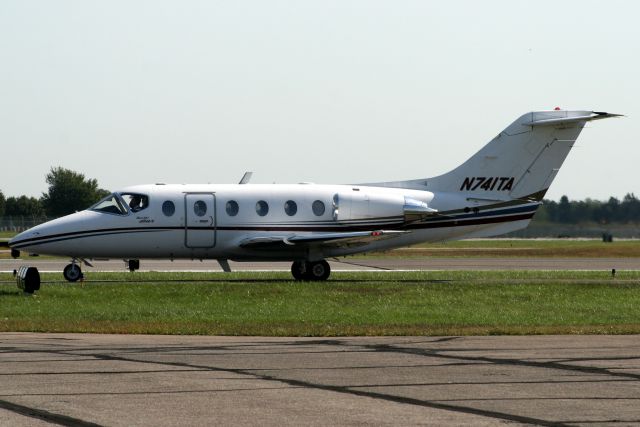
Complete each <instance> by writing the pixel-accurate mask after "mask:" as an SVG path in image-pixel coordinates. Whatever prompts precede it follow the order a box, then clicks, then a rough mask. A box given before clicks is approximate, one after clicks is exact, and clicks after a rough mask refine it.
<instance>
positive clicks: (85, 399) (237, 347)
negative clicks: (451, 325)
mask: <svg viewBox="0 0 640 427" xmlns="http://www.w3.org/2000/svg"><path fill="white" fill-rule="evenodd" d="M0 384H2V387H0V425H13V426H31V425H46V424H47V423H56V424H60V425H75V426H89V425H111V426H130V425H141V426H145V425H154V426H155V425H203V424H215V425H261V426H271V425H278V426H280V425H363V424H374V425H417V424H421V425H451V424H453V425H496V424H503V423H512V424H515V425H519V424H521V425H527V424H533V425H589V426H590V425H594V424H595V425H606V424H616V425H631V424H637V423H640V409H639V407H640V405H638V403H639V401H640V336H581V335H575V336H521V337H519V336H509V337H375V338H372V337H361V338H327V339H322V338H260V337H253V338H246V337H197V336H148V335H145V336H134V335H83V334H31V333H2V334H0Z"/></svg>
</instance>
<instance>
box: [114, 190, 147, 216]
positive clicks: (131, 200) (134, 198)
mask: <svg viewBox="0 0 640 427" xmlns="http://www.w3.org/2000/svg"><path fill="white" fill-rule="evenodd" d="M120 196H122V199H123V200H124V202H125V203H126V204H127V206H129V210H131V212H140V211H141V210H143V209H146V208H147V207H148V206H149V197H148V196H145V195H144V194H137V193H122V194H120Z"/></svg>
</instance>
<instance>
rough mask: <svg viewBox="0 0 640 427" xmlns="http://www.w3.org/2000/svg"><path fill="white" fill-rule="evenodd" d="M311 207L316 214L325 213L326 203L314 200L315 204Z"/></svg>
mask: <svg viewBox="0 0 640 427" xmlns="http://www.w3.org/2000/svg"><path fill="white" fill-rule="evenodd" d="M311 209H312V210H313V213H314V214H315V215H316V216H322V215H324V203H323V202H322V201H320V200H316V201H315V202H313V205H311Z"/></svg>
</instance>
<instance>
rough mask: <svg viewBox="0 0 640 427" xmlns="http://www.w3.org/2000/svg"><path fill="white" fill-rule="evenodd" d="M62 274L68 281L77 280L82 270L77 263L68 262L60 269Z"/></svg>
mask: <svg viewBox="0 0 640 427" xmlns="http://www.w3.org/2000/svg"><path fill="white" fill-rule="evenodd" d="M62 275H63V276H64V278H65V279H67V280H68V281H69V282H77V281H78V280H79V279H80V278H81V277H82V270H80V266H78V264H69V265H67V266H66V267H65V268H64V270H63V271H62Z"/></svg>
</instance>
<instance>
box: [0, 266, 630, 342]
mask: <svg viewBox="0 0 640 427" xmlns="http://www.w3.org/2000/svg"><path fill="white" fill-rule="evenodd" d="M91 279H92V282H85V283H84V284H67V283H62V282H58V281H57V280H59V275H58V274H54V275H50V274H44V275H43V280H44V281H56V282H52V283H43V285H42V289H41V290H40V291H39V292H38V293H37V294H36V296H23V294H22V293H21V292H20V291H19V290H18V289H17V288H16V287H15V284H14V283H13V280H12V278H11V277H10V275H6V274H5V275H0V281H1V282H0V331H39V332H95V333H151V334H210V335H264V336H344V335H487V334H547V333H556V334H557V333H562V334H565V333H571V334H575V333H640V310H638V307H640V273H639V272H620V273H619V274H618V275H617V277H616V278H615V279H612V278H611V277H610V274H607V273H605V272H532V271H527V272H524V271H521V272H507V271H501V272H411V273H399V272H394V273H334V275H333V276H332V280H330V281H328V282H325V283H304V282H303V283H300V282H293V281H291V280H290V279H289V278H288V274H286V273H232V274H227V275H225V274H222V273H220V274H216V273H213V274H212V273H139V272H138V273H135V274H129V273H92V274H91Z"/></svg>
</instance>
